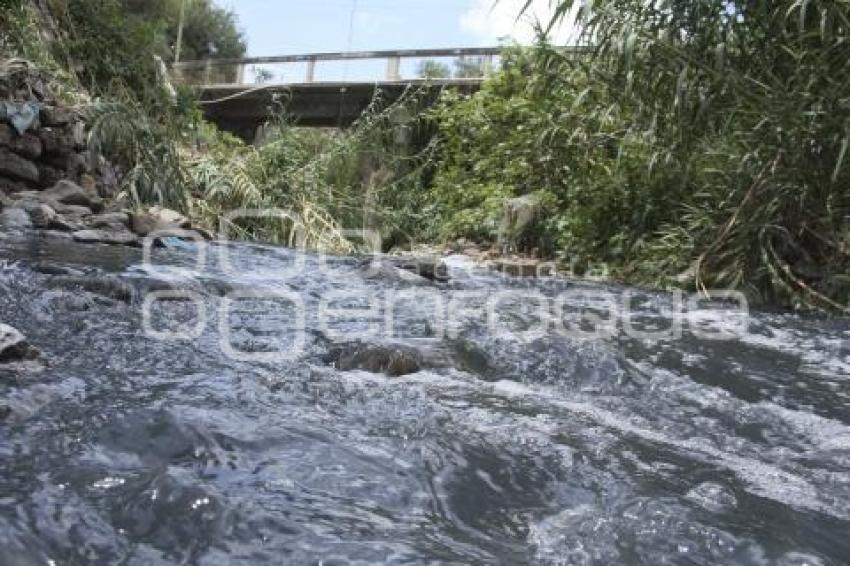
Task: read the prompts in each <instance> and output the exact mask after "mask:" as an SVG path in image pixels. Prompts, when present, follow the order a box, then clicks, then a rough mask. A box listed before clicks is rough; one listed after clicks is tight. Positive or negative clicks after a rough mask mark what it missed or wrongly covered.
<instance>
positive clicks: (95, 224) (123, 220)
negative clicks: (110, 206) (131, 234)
mask: <svg viewBox="0 0 850 566" xmlns="http://www.w3.org/2000/svg"><path fill="white" fill-rule="evenodd" d="M87 222H88V224H89V226H91V227H92V228H103V229H110V230H116V229H121V230H127V229H129V228H130V215H129V214H127V213H126V212H107V213H105V214H98V215H96V216H92V217H90V218H88V220H87Z"/></svg>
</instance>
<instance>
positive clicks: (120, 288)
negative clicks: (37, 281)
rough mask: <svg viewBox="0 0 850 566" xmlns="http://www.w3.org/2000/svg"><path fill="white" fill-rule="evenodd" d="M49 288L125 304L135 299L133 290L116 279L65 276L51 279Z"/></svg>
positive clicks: (48, 283) (48, 284)
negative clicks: (78, 292) (97, 296)
mask: <svg viewBox="0 0 850 566" xmlns="http://www.w3.org/2000/svg"><path fill="white" fill-rule="evenodd" d="M47 286H48V287H50V288H51V289H64V290H66V291H85V292H87V293H92V294H94V295H100V296H101V297H106V298H108V299H113V300H116V301H121V302H124V303H129V302H130V301H131V300H132V299H133V289H132V288H131V287H130V286H129V285H127V284H126V283H124V282H123V281H120V280H118V279H115V278H114V277H96V276H74V275H68V276H65V275H63V276H58V277H53V278H52V279H50V280H49V281H48V282H47Z"/></svg>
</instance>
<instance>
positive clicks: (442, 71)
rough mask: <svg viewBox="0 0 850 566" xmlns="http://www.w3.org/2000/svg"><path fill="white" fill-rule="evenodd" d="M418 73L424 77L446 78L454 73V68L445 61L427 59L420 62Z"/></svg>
mask: <svg viewBox="0 0 850 566" xmlns="http://www.w3.org/2000/svg"><path fill="white" fill-rule="evenodd" d="M416 74H417V76H419V77H421V78H423V79H445V78H448V77H450V76H451V75H452V70H451V69H449V66H448V65H446V64H445V63H441V62H439V61H434V60H433V59H426V60H424V61H422V62H420V63H419V68H418V69H417V70H416Z"/></svg>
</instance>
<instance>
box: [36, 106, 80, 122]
mask: <svg viewBox="0 0 850 566" xmlns="http://www.w3.org/2000/svg"><path fill="white" fill-rule="evenodd" d="M78 118H79V113H78V112H77V111H76V110H74V109H73V108H68V107H66V106H42V108H41V123H42V125H44V126H64V125H66V124H70V123H71V122H74V121H75V120H77V119H78Z"/></svg>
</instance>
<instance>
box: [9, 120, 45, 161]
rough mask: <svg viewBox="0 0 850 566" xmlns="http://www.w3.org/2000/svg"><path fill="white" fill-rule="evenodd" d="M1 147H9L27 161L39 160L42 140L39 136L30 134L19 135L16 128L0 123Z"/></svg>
mask: <svg viewBox="0 0 850 566" xmlns="http://www.w3.org/2000/svg"><path fill="white" fill-rule="evenodd" d="M0 145H2V146H4V147H8V148H9V149H11V150H12V151H14V152H15V153H17V154H18V155H21V156H22V157H25V158H27V159H37V158H38V157H39V156H40V155H41V152H42V145H41V140H40V139H39V138H38V136H36V135H34V134H31V133H29V132H25V133H24V134H23V135H18V132H16V131H15V130H14V128H12V127H11V126H10V125H8V124H3V123H0Z"/></svg>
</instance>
